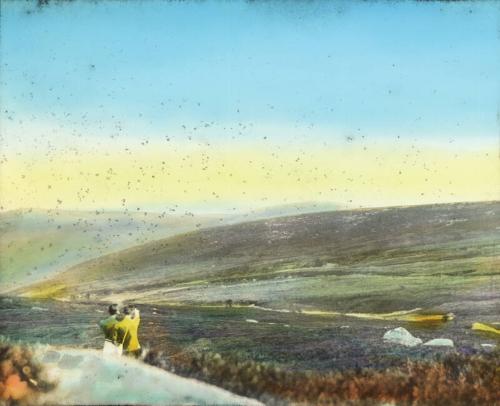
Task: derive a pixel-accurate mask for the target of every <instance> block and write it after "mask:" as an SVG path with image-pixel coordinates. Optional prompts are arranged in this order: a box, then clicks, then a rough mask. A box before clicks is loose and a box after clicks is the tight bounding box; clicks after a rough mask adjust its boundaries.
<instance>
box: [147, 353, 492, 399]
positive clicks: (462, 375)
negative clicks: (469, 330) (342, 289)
mask: <svg viewBox="0 0 500 406" xmlns="http://www.w3.org/2000/svg"><path fill="white" fill-rule="evenodd" d="M499 355H500V354H499V353H498V351H497V352H496V353H491V354H481V355H475V356H465V355H459V354H456V353H454V354H449V355H447V356H445V357H444V358H443V359H442V360H438V361H433V362H415V361H410V360H408V361H407V362H406V363H405V364H403V365H401V366H399V367H393V368H389V369H387V370H383V371H378V370H374V369H358V370H349V371H343V372H336V373H326V374H321V373H317V372H294V371H286V370H283V369H280V368H279V367H277V366H275V365H273V364H268V363H258V362H253V361H238V359H236V358H234V357H222V356H221V355H219V354H214V353H183V354H182V355H181V356H174V357H166V356H165V355H164V354H163V353H162V352H158V351H150V352H149V353H148V354H147V355H146V357H145V359H144V360H145V362H147V363H149V364H151V365H155V366H158V367H161V368H163V369H166V370H170V371H172V372H175V373H177V374H180V375H184V376H188V377H192V378H196V379H200V380H203V381H206V382H209V383H211V384H214V385H217V386H220V387H223V388H225V389H228V390H230V391H232V392H234V393H237V394H240V395H244V396H248V397H252V398H256V399H259V400H261V401H263V402H264V403H266V404H275V405H279V404H288V403H301V404H356V405H364V404H366V405H371V404H374V403H375V404H378V403H396V404H401V405H406V404H425V405H443V404H447V405H450V404H454V405H455V404H456V405H494V404H496V402H498V399H500V374H499V373H498V371H499V368H500V357H499Z"/></svg>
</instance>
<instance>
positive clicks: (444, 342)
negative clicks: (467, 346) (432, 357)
mask: <svg viewBox="0 0 500 406" xmlns="http://www.w3.org/2000/svg"><path fill="white" fill-rule="evenodd" d="M424 345H430V346H432V347H454V344H453V341H452V340H450V339H449V338H434V339H432V340H430V341H427V342H426V343H424Z"/></svg>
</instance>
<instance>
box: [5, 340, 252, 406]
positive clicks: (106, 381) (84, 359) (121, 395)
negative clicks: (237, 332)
mask: <svg viewBox="0 0 500 406" xmlns="http://www.w3.org/2000/svg"><path fill="white" fill-rule="evenodd" d="M0 367H1V368H0V405H34V404H37V405H75V404H79V405H80V404H85V405H104V404H105V405H108V404H115V405H116V404H141V405H169V404H175V405H178V404H197V405H203V404H217V405H261V403H260V402H258V401H256V400H253V399H249V398H245V397H242V396H237V395H234V394H232V393H230V392H228V391H226V390H224V389H220V388H218V387H216V386H212V385H209V384H206V383H203V382H199V381H197V380H195V379H189V378H183V377H180V376H177V375H175V374H173V373H170V372H168V371H164V370H162V369H159V368H156V367H152V366H150V365H147V364H145V363H143V362H141V361H137V360H135V359H130V358H128V357H109V356H107V357H106V356H103V355H102V353H101V352H100V351H96V350H83V349H71V348H55V347H50V346H44V347H39V348H37V349H35V350H32V349H30V348H28V347H24V346H19V345H12V344H11V343H4V342H1V343H0Z"/></svg>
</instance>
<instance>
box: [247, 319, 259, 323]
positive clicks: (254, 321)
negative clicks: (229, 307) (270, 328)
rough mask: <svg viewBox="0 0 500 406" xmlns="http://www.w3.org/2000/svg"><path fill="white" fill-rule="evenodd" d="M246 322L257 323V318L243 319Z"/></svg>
mask: <svg viewBox="0 0 500 406" xmlns="http://www.w3.org/2000/svg"><path fill="white" fill-rule="evenodd" d="M245 321H246V322H247V323H258V321H257V320H254V319H246V320H245Z"/></svg>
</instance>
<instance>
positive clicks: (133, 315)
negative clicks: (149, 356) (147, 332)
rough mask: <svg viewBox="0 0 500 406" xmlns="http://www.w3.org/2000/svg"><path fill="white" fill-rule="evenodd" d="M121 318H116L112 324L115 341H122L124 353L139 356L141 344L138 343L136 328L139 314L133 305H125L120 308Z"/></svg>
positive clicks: (137, 327) (139, 318)
mask: <svg viewBox="0 0 500 406" xmlns="http://www.w3.org/2000/svg"><path fill="white" fill-rule="evenodd" d="M122 313H123V318H120V319H118V322H117V323H116V324H115V325H114V328H115V329H116V335H117V342H118V343H123V353H124V354H125V355H129V356H133V357H135V358H139V356H140V355H141V344H139V338H138V330H139V323H140V322H141V316H140V313H139V310H138V309H136V308H135V306H125V307H124V308H123V309H122Z"/></svg>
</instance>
